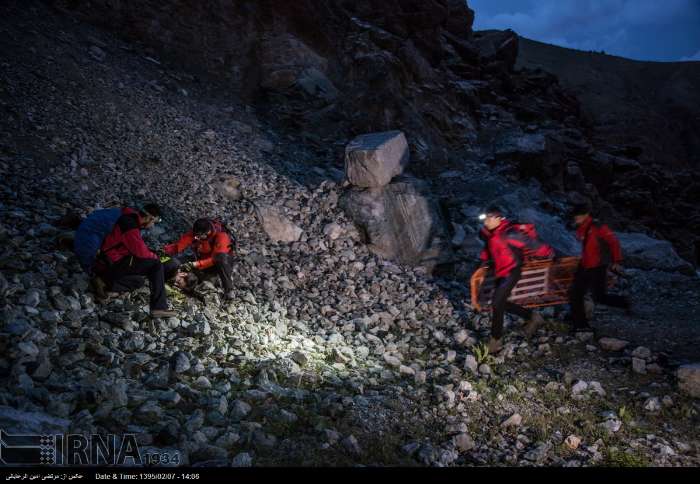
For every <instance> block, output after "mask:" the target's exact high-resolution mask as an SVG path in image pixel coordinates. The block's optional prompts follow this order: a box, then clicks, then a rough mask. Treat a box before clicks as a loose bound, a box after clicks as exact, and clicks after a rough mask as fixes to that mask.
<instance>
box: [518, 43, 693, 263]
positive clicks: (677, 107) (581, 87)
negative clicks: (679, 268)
mask: <svg viewBox="0 0 700 484" xmlns="http://www.w3.org/2000/svg"><path fill="white" fill-rule="evenodd" d="M516 68H529V69H537V68H541V69H543V70H545V71H547V72H550V73H552V74H555V75H556V76H557V77H558V78H559V81H560V83H561V84H562V86H563V87H565V88H568V89H571V90H572V91H573V92H574V93H575V94H576V95H577V96H578V97H579V99H580V101H581V103H582V105H581V107H582V111H583V113H584V115H585V116H587V117H588V118H589V121H590V124H591V126H592V131H593V133H592V135H593V136H592V139H593V142H594V144H595V145H596V147H599V146H607V147H608V150H611V148H612V150H611V151H612V154H614V155H617V156H621V157H623V158H627V159H630V160H632V161H637V162H639V163H640V165H641V167H640V169H636V170H631V171H630V174H629V177H628V179H626V180H625V181H624V184H625V185H624V188H622V187H621V186H620V185H615V184H611V185H609V186H606V185H607V181H606V180H600V181H599V182H598V183H596V186H597V187H598V189H599V190H601V194H602V195H603V196H604V197H605V198H606V199H608V201H610V202H613V203H615V204H617V205H618V206H620V208H623V207H622V206H623V205H625V204H628V205H630V207H629V209H630V211H632V212H633V213H634V210H635V209H636V208H637V207H640V208H641V210H640V212H642V213H641V214H640V215H642V216H643V217H644V215H647V216H651V214H652V211H650V210H649V208H648V206H649V203H648V202H649V201H650V200H653V201H654V202H655V203H656V204H657V206H658V207H659V208H660V209H661V210H658V211H656V213H654V216H658V217H659V218H661V219H666V220H665V222H660V223H659V226H658V230H659V231H660V232H661V233H662V234H663V235H665V236H667V237H670V238H671V239H673V241H674V242H675V243H676V244H677V245H678V246H679V247H681V248H682V250H683V252H684V255H685V256H686V257H688V258H690V257H692V252H693V250H695V251H696V252H695V257H697V250H698V249H697V243H698V241H697V235H693V234H697V233H698V231H699V229H700V226H698V222H699V221H700V219H699V216H698V209H697V208H696V204H695V201H694V200H695V198H696V197H697V194H698V193H699V192H700V178H699V171H698V170H700V62H668V63H665V62H639V61H633V60H629V59H624V58H621V57H615V56H610V55H604V54H602V53H595V52H585V51H578V50H573V49H565V48H562V47H557V46H553V45H549V44H544V43H541V42H537V41H533V40H529V39H525V38H522V37H521V38H520V51H519V56H518V61H517V64H516ZM631 166H632V165H630V167H631ZM596 168H597V167H596V162H595V161H593V162H592V163H591V165H590V166H589V171H595V170H596ZM688 219H690V220H688ZM679 225H682V226H686V227H687V232H682V233H675V234H673V235H672V234H671V232H673V230H677V228H678V226H679ZM691 241H692V242H693V243H694V244H695V247H693V243H691Z"/></svg>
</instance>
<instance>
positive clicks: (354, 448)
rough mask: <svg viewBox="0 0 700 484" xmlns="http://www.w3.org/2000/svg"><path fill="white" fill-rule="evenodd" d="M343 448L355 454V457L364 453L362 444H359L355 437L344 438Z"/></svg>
mask: <svg viewBox="0 0 700 484" xmlns="http://www.w3.org/2000/svg"><path fill="white" fill-rule="evenodd" d="M340 443H341V444H342V446H343V447H345V449H346V450H347V451H348V452H350V453H352V454H354V455H360V454H361V453H362V449H361V448H360V444H359V443H358V442H357V439H356V438H355V436H354V435H350V436H348V437H346V438H344V439H343V440H342V441H341V442H340Z"/></svg>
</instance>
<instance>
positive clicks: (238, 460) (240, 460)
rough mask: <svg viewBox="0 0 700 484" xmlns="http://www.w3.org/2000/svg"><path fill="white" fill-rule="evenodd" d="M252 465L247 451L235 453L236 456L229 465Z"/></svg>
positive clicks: (251, 459)
mask: <svg viewBox="0 0 700 484" xmlns="http://www.w3.org/2000/svg"><path fill="white" fill-rule="evenodd" d="M252 465H253V458H252V457H251V456H250V454H249V453H248V452H241V453H240V454H236V456H235V457H234V458H233V460H232V461H231V467H251V466H252Z"/></svg>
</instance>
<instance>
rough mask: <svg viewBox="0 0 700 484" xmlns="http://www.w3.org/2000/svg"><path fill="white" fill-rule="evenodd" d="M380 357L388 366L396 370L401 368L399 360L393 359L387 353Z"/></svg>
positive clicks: (393, 357)
mask: <svg viewBox="0 0 700 484" xmlns="http://www.w3.org/2000/svg"><path fill="white" fill-rule="evenodd" d="M382 357H383V358H384V361H386V362H387V363H388V364H389V366H393V367H396V368H398V367H399V366H401V360H399V359H398V358H397V357H395V356H393V355H391V354H389V353H384V355H382Z"/></svg>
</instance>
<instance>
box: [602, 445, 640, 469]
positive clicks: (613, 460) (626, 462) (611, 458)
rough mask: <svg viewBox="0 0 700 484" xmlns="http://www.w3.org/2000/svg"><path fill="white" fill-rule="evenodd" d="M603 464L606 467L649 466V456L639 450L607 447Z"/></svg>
mask: <svg viewBox="0 0 700 484" xmlns="http://www.w3.org/2000/svg"><path fill="white" fill-rule="evenodd" d="M603 465H604V466H607V467H649V466H650V465H651V462H650V461H649V458H648V457H647V456H645V455H644V454H642V453H641V452H639V451H635V452H622V451H620V450H613V449H607V450H606V451H605V460H604V461H603Z"/></svg>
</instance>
